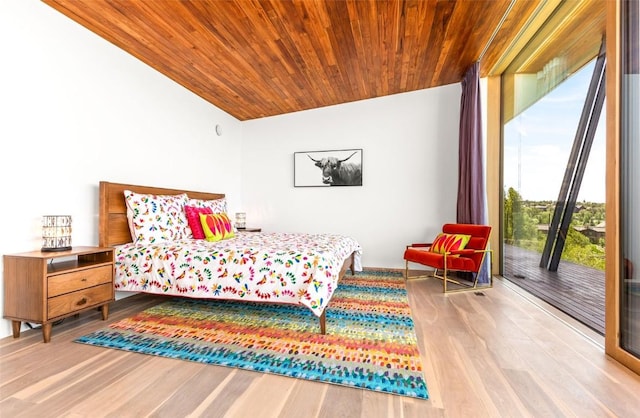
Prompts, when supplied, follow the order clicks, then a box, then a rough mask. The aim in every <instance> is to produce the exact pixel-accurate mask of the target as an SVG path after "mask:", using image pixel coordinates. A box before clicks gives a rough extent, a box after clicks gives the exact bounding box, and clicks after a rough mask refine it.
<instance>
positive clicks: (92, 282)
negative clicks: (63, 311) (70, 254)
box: [48, 265, 113, 298]
mask: <svg viewBox="0 0 640 418" xmlns="http://www.w3.org/2000/svg"><path fill="white" fill-rule="evenodd" d="M112 270H113V267H112V266H111V265H108V266H102V267H97V268H92V269H86V270H80V271H74V272H72V273H64V274H58V275H56V276H49V293H48V294H49V297H50V298H51V297H54V296H59V295H63V294H65V293H70V292H75V291H76V290H82V289H86V288H88V287H93V286H96V285H99V284H103V283H111V280H112V275H113V271H112Z"/></svg>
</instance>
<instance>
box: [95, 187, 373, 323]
mask: <svg viewBox="0 0 640 418" xmlns="http://www.w3.org/2000/svg"><path fill="white" fill-rule="evenodd" d="M125 191H127V193H130V194H131V193H136V194H140V195H154V196H157V195H163V196H167V195H176V196H177V195H182V194H186V195H187V196H188V198H189V199H190V201H193V200H198V201H207V202H212V201H216V202H224V201H225V200H224V199H225V195H224V194H220V193H205V192H195V191H187V190H178V189H168V188H160V187H149V186H138V185H132V184H123V183H111V182H106V181H101V182H100V205H99V245H100V246H104V247H114V248H115V249H116V263H115V265H116V267H115V289H116V290H117V291H125V292H143V293H153V294H163V295H172V296H180V297H191V298H205V299H229V300H245V301H252V302H265V303H286V304H294V305H302V306H305V307H307V308H308V309H310V310H311V311H312V312H313V313H314V314H315V315H316V316H317V317H318V318H319V326H320V332H321V333H322V334H325V333H326V324H325V317H326V308H327V306H328V305H329V302H330V300H331V297H332V295H333V293H334V291H335V289H336V287H337V286H338V282H339V280H340V279H341V278H342V277H343V276H344V275H345V274H346V271H347V270H348V269H351V274H354V273H355V271H356V270H360V269H361V267H360V255H361V251H362V250H361V247H360V245H359V244H358V243H357V242H356V241H355V240H353V239H352V238H350V237H347V236H343V235H337V234H293V233H255V232H243V231H242V230H239V231H237V232H236V233H235V234H234V236H233V237H231V238H228V239H223V240H220V241H217V242H209V241H206V240H202V239H192V238H189V239H187V238H185V237H184V236H182V237H179V238H178V239H170V240H159V241H157V242H152V243H150V242H141V241H140V240H136V239H135V238H134V237H133V236H132V232H131V231H132V228H131V227H130V222H131V213H130V214H129V217H127V201H126V199H125ZM225 205H226V203H225ZM225 207H226V206H225Z"/></svg>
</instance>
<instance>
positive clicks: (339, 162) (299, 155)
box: [293, 149, 362, 187]
mask: <svg viewBox="0 0 640 418" xmlns="http://www.w3.org/2000/svg"><path fill="white" fill-rule="evenodd" d="M293 185H294V186H295V187H331V186H362V149H344V150H331V151H304V152H294V153H293Z"/></svg>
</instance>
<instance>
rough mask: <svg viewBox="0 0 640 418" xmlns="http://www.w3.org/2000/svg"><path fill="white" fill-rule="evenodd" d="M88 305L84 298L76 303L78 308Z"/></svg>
mask: <svg viewBox="0 0 640 418" xmlns="http://www.w3.org/2000/svg"><path fill="white" fill-rule="evenodd" d="M86 303H87V298H82V299H80V300H79V301H78V302H77V303H76V305H77V306H82V305H84V304H86Z"/></svg>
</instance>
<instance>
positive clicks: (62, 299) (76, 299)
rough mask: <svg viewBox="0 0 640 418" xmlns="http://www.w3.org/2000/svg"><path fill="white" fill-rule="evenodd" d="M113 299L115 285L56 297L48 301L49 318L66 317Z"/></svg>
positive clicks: (91, 288)
mask: <svg viewBox="0 0 640 418" xmlns="http://www.w3.org/2000/svg"><path fill="white" fill-rule="evenodd" d="M112 298H113V285H112V284H111V283H107V284H101V285H99V286H95V287H90V288H88V289H83V290H79V291H77V292H73V293H68V294H66V295H62V296H56V297H54V298H50V299H49V300H48V315H47V316H48V318H49V319H53V318H55V317H57V316H61V315H66V314H68V313H71V312H73V311H79V310H82V309H85V308H88V307H90V306H93V305H99V304H101V303H104V302H108V301H110V300H111V299H112Z"/></svg>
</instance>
